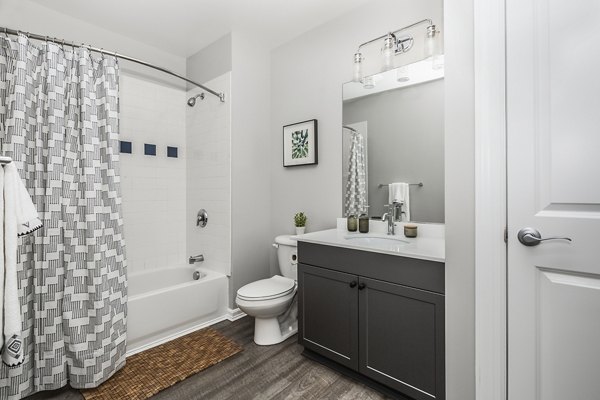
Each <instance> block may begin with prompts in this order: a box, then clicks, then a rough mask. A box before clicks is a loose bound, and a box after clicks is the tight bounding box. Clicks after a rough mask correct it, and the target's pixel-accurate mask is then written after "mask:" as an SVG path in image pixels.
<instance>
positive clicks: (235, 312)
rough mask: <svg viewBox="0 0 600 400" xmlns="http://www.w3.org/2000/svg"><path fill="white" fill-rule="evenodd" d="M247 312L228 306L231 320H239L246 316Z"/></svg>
mask: <svg viewBox="0 0 600 400" xmlns="http://www.w3.org/2000/svg"><path fill="white" fill-rule="evenodd" d="M245 316H246V313H244V312H243V311H242V310H240V309H239V308H228V309H227V319H228V320H230V321H231V322H233V321H237V320H238V319H240V318H244V317H245Z"/></svg>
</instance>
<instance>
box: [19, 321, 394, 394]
mask: <svg viewBox="0 0 600 400" xmlns="http://www.w3.org/2000/svg"><path fill="white" fill-rule="evenodd" d="M213 328H214V329H217V330H218V331H220V332H221V333H223V334H224V335H226V336H227V337H229V338H231V339H233V340H235V341H236V342H237V343H239V344H241V345H242V346H244V351H242V352H241V353H239V354H237V355H235V356H233V357H231V358H229V359H227V360H225V361H223V362H221V363H219V364H217V365H215V366H212V367H210V368H208V369H206V370H204V371H202V372H199V373H197V374H196V375H192V376H190V377H189V378H187V379H186V380H184V381H182V382H179V383H177V384H175V385H174V386H172V387H170V388H168V389H165V390H163V391H162V392H160V393H158V394H157V395H155V396H153V397H152V399H153V400H188V399H190V400H195V399H203V400H205V399H216V400H227V399H231V400H246V399H256V400H269V399H277V400H279V399H282V400H283V399H289V400H291V399H315V400H316V399H319V400H321V399H331V400H334V399H344V400H377V399H387V397H385V396H383V395H382V394H380V393H378V392H376V391H374V390H373V389H371V388H369V387H367V386H364V385H363V384H361V383H358V382H355V381H353V380H351V379H349V378H346V377H345V376H342V375H340V374H339V373H337V372H335V371H333V370H331V369H329V368H326V367H324V366H322V365H321V364H319V363H316V362H314V361H311V360H309V359H307V358H306V357H303V356H302V355H301V354H300V353H301V352H302V346H300V345H299V344H298V343H297V338H296V336H293V337H291V338H290V339H288V340H286V341H285V342H283V343H280V344H278V345H274V346H257V345H256V344H255V343H254V341H253V340H252V333H253V329H254V320H253V319H251V318H249V317H245V318H242V319H240V320H238V321H235V322H229V321H224V322H221V323H219V324H217V325H214V326H213ZM27 399H28V400H58V399H60V400H82V399H83V396H81V395H80V394H79V392H78V391H77V390H75V389H71V388H64V389H61V390H56V391H52V392H42V393H38V394H36V395H33V396H30V397H28V398H27ZM115 400H116V399H115Z"/></svg>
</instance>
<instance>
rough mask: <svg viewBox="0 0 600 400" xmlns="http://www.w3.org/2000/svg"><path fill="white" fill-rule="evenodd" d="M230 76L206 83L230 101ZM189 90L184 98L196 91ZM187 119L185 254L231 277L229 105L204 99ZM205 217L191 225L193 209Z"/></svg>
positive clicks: (228, 103)
mask: <svg viewBox="0 0 600 400" xmlns="http://www.w3.org/2000/svg"><path fill="white" fill-rule="evenodd" d="M230 80H231V73H230V72H226V73H225V74H222V75H221V76H219V77H217V78H215V79H212V80H210V81H208V82H205V84H206V86H208V87H210V88H211V89H214V90H216V91H218V92H223V93H225V96H226V98H229V97H230V93H231V91H230V86H231V82H230ZM201 91H202V89H200V88H196V89H192V90H190V91H189V92H188V93H187V97H188V98H189V97H191V96H194V95H196V94H198V93H200V92H201ZM186 117H187V122H186V126H187V129H186V131H187V155H188V157H187V184H186V187H187V217H186V222H185V223H184V224H183V225H181V227H183V226H185V227H186V231H187V254H188V255H197V254H203V255H204V259H205V261H204V262H203V263H202V266H203V267H207V268H210V269H212V270H215V271H219V272H221V273H223V274H226V275H229V274H230V273H231V151H230V147H231V102H229V101H227V102H225V103H222V102H221V101H220V100H219V99H218V98H217V97H215V96H211V95H206V97H205V98H204V100H200V99H198V100H197V101H196V105H195V106H194V107H188V106H186ZM201 208H204V209H206V211H207V213H208V224H207V225H206V227H204V228H200V227H198V226H196V218H197V214H198V211H199V210H200V209H201Z"/></svg>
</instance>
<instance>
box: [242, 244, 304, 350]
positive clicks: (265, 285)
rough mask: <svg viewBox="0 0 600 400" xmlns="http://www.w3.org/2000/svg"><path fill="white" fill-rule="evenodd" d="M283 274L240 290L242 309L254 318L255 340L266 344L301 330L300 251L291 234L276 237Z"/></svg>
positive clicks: (275, 342) (282, 339)
mask: <svg viewBox="0 0 600 400" xmlns="http://www.w3.org/2000/svg"><path fill="white" fill-rule="evenodd" d="M273 246H275V247H276V248H277V259H278V261H279V270H280V271H281V274H282V275H283V276H280V275H275V276H274V277H272V278H269V279H261V280H260V281H256V282H252V283H249V284H247V285H245V286H243V287H241V288H240V289H239V290H238V291H237V297H236V298H235V302H236V303H237V305H238V307H239V308H240V310H242V311H243V312H245V313H246V314H248V315H249V316H251V317H254V318H255V323H254V342H255V343H256V344H259V345H263V346H267V345H271V344H277V343H281V342H283V341H284V340H285V339H287V338H289V337H290V336H292V335H293V334H295V333H296V332H297V331H298V304H297V301H296V289H297V284H296V280H297V279H298V253H297V250H296V248H297V244H296V240H294V239H291V238H290V235H281V236H277V237H276V238H275V244H273Z"/></svg>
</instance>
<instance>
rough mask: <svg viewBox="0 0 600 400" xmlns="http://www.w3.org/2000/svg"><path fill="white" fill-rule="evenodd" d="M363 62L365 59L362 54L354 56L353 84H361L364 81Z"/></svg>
mask: <svg viewBox="0 0 600 400" xmlns="http://www.w3.org/2000/svg"><path fill="white" fill-rule="evenodd" d="M362 60H363V58H362V54H361V53H355V54H354V73H353V77H352V81H353V82H361V81H362V78H363V72H362Z"/></svg>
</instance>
